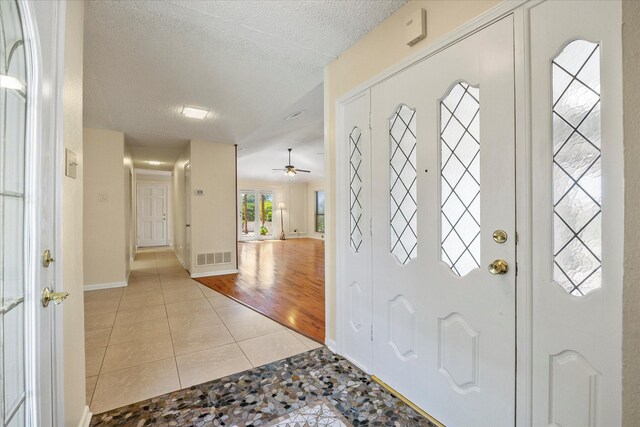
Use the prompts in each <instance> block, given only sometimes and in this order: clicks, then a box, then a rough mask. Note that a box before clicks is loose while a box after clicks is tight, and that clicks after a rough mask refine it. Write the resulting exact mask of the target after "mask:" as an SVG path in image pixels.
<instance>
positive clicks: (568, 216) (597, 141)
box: [531, 1, 633, 427]
mask: <svg viewBox="0 0 640 427" xmlns="http://www.w3.org/2000/svg"><path fill="white" fill-rule="evenodd" d="M620 14H621V11H620V3H619V2H606V1H605V2H600V1H579V2H545V3H542V4H540V5H536V6H535V7H533V8H532V9H531V40H532V42H531V71H532V74H531V84H532V91H531V93H532V99H531V104H532V127H531V128H532V152H533V167H532V169H531V170H532V178H531V179H532V184H533V185H532V189H533V192H532V194H533V200H532V205H533V210H532V235H533V239H532V246H533V252H532V253H533V260H532V262H533V264H532V272H533V288H532V289H533V328H532V329H533V354H532V357H533V359H532V361H533V364H532V366H533V370H532V379H533V393H532V396H533V400H532V413H533V422H532V424H533V425H536V426H537V425H554V426H555V425H562V426H589V427H592V426H609V425H611V426H613V425H621V422H622V421H621V418H620V408H621V393H622V391H621V384H620V372H621V369H622V367H621V360H622V354H621V346H622V344H621V334H620V331H621V329H622V325H621V319H622V269H623V254H622V245H623V240H624V238H627V236H624V235H623V230H622V225H623V223H624V218H623V211H624V205H623V200H622V188H623V177H622V166H623V164H624V161H623V157H622V154H623V147H622V140H623V138H622V132H621V129H622V124H621V121H620V120H621V119H620V118H621V117H622V112H621V111H622V104H621V93H620V88H621V71H620V58H621V46H620V27H621V22H620V16H621V15H620ZM631 238H633V237H631Z"/></svg>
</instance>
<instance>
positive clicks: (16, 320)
mask: <svg viewBox="0 0 640 427" xmlns="http://www.w3.org/2000/svg"><path fill="white" fill-rule="evenodd" d="M0 37H1V40H0V43H1V44H0V162H1V163H0V171H1V173H0V227H1V228H0V236H1V237H0V241H1V244H2V247H1V248H0V262H1V265H0V336H2V339H0V360H1V363H0V379H1V380H0V425H2V426H4V425H25V423H26V421H25V412H26V410H25V399H26V389H25V368H26V367H25V323H24V317H25V311H24V310H25V308H24V298H25V274H24V239H25V235H24V221H23V219H24V205H25V203H24V200H25V197H24V192H25V187H24V182H25V180H24V176H25V164H24V161H25V143H26V141H25V135H26V133H25V129H26V117H27V116H26V112H27V98H26V90H27V88H26V81H27V78H26V62H25V47H24V40H23V29H22V24H21V19H20V10H19V8H18V4H17V3H16V2H15V1H0Z"/></svg>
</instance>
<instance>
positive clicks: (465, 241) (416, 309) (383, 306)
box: [371, 17, 516, 426]
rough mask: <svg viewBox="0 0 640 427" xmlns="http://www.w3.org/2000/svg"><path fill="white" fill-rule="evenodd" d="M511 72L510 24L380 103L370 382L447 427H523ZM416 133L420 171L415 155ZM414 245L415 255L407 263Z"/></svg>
mask: <svg viewBox="0 0 640 427" xmlns="http://www.w3.org/2000/svg"><path fill="white" fill-rule="evenodd" d="M513 68H514V58H513V19H512V18H511V17H507V18H504V19H502V20H501V21H499V22H497V23H495V24H492V25H491V26H489V27H487V28H484V29H482V30H481V31H479V32H477V33H475V34H473V35H471V36H469V37H467V38H465V39H463V40H461V41H460V42H458V43H456V44H454V45H452V46H450V47H448V48H447V49H445V50H443V51H441V52H439V53H438V54H436V55H434V56H432V57H430V58H428V59H426V60H424V61H423V62H421V63H419V64H417V65H414V66H412V67H410V68H408V69H406V70H405V71H403V72H402V73H400V74H398V75H396V76H394V77H392V78H390V79H388V80H386V81H384V82H383V83H381V84H379V85H377V86H375V87H373V89H372V94H371V105H372V112H371V114H372V145H373V149H372V153H373V156H372V157H373V160H372V168H373V169H374V170H376V171H377V172H376V173H375V174H373V178H372V188H375V189H377V191H376V192H375V193H374V197H372V212H373V245H372V253H373V258H372V259H373V261H372V265H373V274H372V277H373V282H374V285H373V289H374V297H373V315H374V317H373V325H374V352H373V354H374V359H373V372H374V373H375V374H376V375H377V376H379V377H380V378H381V379H382V380H383V381H385V382H386V383H388V384H389V385H391V386H392V387H394V388H395V389H397V390H399V391H400V392H402V393H403V394H404V395H405V396H407V398H409V399H410V400H413V401H414V402H415V403H416V404H418V405H419V406H421V407H422V408H424V409H425V410H426V411H427V412H429V413H430V414H431V415H432V416H434V417H435V418H436V419H438V420H440V421H441V422H443V423H445V424H446V425H478V426H479V425H509V424H511V423H513V420H514V414H515V395H514V387H515V285H516V283H515V185H514V177H515V166H514V152H515V143H514V136H515V135H514V134H515V123H514V120H513V117H514V71H513ZM478 96H479V111H480V112H479V123H478V116H477V115H476V113H477V109H478V99H477V98H478ZM442 104H444V106H443V105H442ZM398 108H401V109H402V110H400V111H399V110H398ZM395 111H399V116H394V115H393V113H394V112H395ZM441 117H442V119H441ZM474 117H475V118H474ZM505 117H507V118H509V119H510V120H505ZM398 120H402V122H400V126H401V128H400V130H397V126H398V123H399V122H398ZM407 127H408V128H409V130H408V131H405V128H407ZM465 129H468V132H465ZM412 131H413V132H415V138H416V146H415V150H416V155H415V158H414V159H411V156H410V155H409V151H410V150H412V148H411V145H410V144H406V143H405V139H406V138H407V136H408V135H410V132H412ZM408 132H409V133H408ZM390 133H391V135H392V138H393V139H392V140H391V141H390ZM441 133H442V134H441ZM399 138H400V139H402V141H399ZM411 138H412V136H411ZM476 139H479V141H480V142H479V147H480V148H479V163H478V157H477V150H478V143H477V142H476V141H475V140H476ZM397 142H400V144H399V146H400V150H403V152H402V153H400V155H401V156H402V158H401V161H400V162H398V160H397V156H398V152H396V153H395V154H393V155H392V157H393V158H392V159H391V161H390V150H396V148H395V147H396V145H398V144H396V143H397ZM407 158H409V159H408V160H407ZM390 163H391V169H390V166H389V164H390ZM411 163H413V168H411V170H410V172H411V173H407V165H408V164H411ZM383 171H384V172H383ZM412 173H413V174H414V175H413V176H412ZM478 174H479V175H478ZM441 175H444V178H442V177H441ZM398 176H399V177H400V179H399V180H398ZM414 177H415V180H416V182H415V184H417V187H413V186H412V185H411V184H410V183H411V182H412V181H413V179H414ZM445 179H446V180H445ZM477 181H479V182H480V185H478V182H477ZM398 182H400V183H401V184H402V185H403V186H402V187H401V191H398V190H397V187H398ZM390 186H392V189H391V191H389V190H388V189H389V188H390ZM480 187H481V188H480ZM406 188H410V191H408V193H409V197H415V202H416V203H417V211H416V213H415V215H416V219H417V220H416V221H411V220H409V221H405V218H407V219H408V218H409V217H411V216H412V215H413V212H414V211H413V207H412V205H411V203H409V204H407V200H408V199H407V198H406V196H405V193H407V192H406V191H405V189H406ZM451 188H453V189H451ZM385 189H387V190H385ZM478 190H480V191H479V195H478V194H477V192H478ZM390 194H391V196H390ZM478 200H479V201H480V203H479V206H478V203H477V202H478ZM412 203H413V202H412ZM397 205H400V207H399V208H398V207H397ZM398 212H400V214H402V215H403V217H402V218H403V219H402V220H401V221H397V220H395V218H397V216H398ZM407 212H408V213H407ZM442 212H444V214H445V215H446V217H444V216H442ZM407 222H408V223H409V227H407V228H405V224H406V223H407ZM390 223H391V224H393V229H394V230H395V231H390V226H389V225H390ZM478 223H479V224H480V225H478ZM398 229H402V230H403V232H404V236H403V237H404V241H405V242H409V243H408V245H404V247H403V248H404V249H405V250H404V251H402V250H401V251H396V254H394V253H392V248H393V247H394V242H395V241H396V240H399V241H400V242H402V241H403V237H400V238H399V239H396V238H395V237H394V236H395V235H394V233H395V234H397V233H398V231H397V230H398ZM495 230H504V231H506V233H507V236H508V238H507V241H506V242H504V243H501V244H499V243H496V242H495V241H494V239H493V237H492V236H493V233H494V231H495ZM414 231H415V232H416V233H417V237H413V235H412V234H414ZM407 232H410V233H412V234H410V235H409V238H408V239H407V238H406V233H407ZM476 233H479V235H478V236H477V237H475V236H476ZM413 242H416V243H417V247H416V251H415V252H412V253H411V254H408V252H409V251H408V250H406V249H407V248H408V246H410V245H411V244H412V243H413ZM461 242H462V243H461ZM478 242H479V243H480V244H478ZM442 247H444V248H445V250H446V252H447V253H445V252H443V251H442V249H441V248H442ZM467 248H468V250H466V249H467ZM398 253H399V255H400V256H399V257H398V256H397V254H398ZM407 254H408V255H407ZM405 255H406V257H405ZM403 257H405V258H403ZM497 259H503V260H505V261H506V262H507V263H509V264H510V265H511V268H510V270H509V271H508V272H507V273H506V274H505V275H492V274H490V273H489V271H488V270H487V266H488V265H489V264H490V263H492V262H493V261H494V260H497ZM454 270H455V271H457V273H456V272H454Z"/></svg>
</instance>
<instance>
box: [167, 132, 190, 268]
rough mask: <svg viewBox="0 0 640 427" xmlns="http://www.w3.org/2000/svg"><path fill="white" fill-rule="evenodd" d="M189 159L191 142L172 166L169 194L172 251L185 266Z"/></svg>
mask: <svg viewBox="0 0 640 427" xmlns="http://www.w3.org/2000/svg"><path fill="white" fill-rule="evenodd" d="M190 161H191V144H189V145H187V147H186V148H185V150H184V151H183V152H182V154H181V155H180V157H178V160H176V164H175V165H174V167H173V174H172V177H171V178H172V182H171V196H172V200H173V203H172V204H171V205H170V206H171V208H170V210H171V212H172V213H173V219H174V222H173V251H174V252H175V254H176V256H177V257H178V258H179V259H180V262H182V264H183V265H184V266H186V267H188V266H187V259H186V252H185V251H186V248H185V241H184V233H185V224H186V223H187V221H186V219H185V215H184V214H185V203H186V197H187V195H186V194H185V191H184V167H185V165H186V164H187V163H189V162H190Z"/></svg>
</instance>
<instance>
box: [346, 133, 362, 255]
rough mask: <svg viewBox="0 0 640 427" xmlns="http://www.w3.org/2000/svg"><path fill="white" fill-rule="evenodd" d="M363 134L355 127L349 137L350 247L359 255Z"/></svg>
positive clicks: (360, 242)
mask: <svg viewBox="0 0 640 427" xmlns="http://www.w3.org/2000/svg"><path fill="white" fill-rule="evenodd" d="M361 137H362V132H361V131H360V129H359V128H357V127H354V128H353V130H352V131H351V134H350V135H349V179H350V180H349V195H350V196H349V217H350V236H349V237H350V246H351V249H353V251H354V252H356V253H358V251H359V250H360V245H362V226H363V224H362V203H361V199H360V197H361V194H362V172H361V170H360V168H361V166H362V150H361V149H360V138H361Z"/></svg>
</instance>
